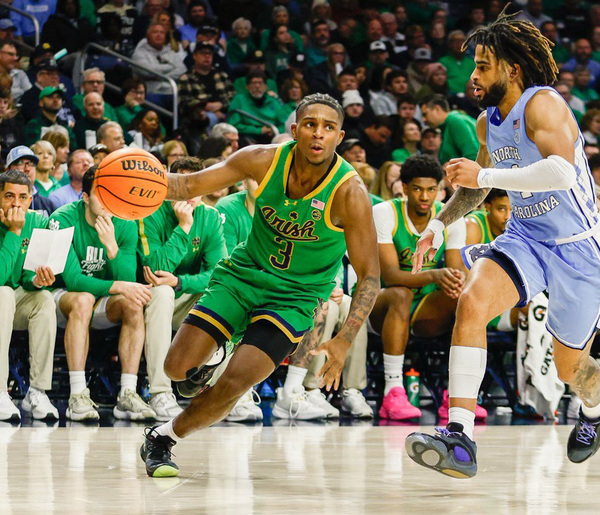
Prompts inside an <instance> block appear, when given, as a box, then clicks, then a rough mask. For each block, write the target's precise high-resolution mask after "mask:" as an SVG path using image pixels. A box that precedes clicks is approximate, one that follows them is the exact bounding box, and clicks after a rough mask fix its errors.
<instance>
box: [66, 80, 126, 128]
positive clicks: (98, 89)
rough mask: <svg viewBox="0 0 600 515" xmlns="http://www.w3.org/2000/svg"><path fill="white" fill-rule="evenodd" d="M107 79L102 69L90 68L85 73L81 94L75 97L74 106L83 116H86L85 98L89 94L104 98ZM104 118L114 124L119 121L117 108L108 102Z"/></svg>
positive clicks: (105, 105)
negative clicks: (96, 94)
mask: <svg viewBox="0 0 600 515" xmlns="http://www.w3.org/2000/svg"><path fill="white" fill-rule="evenodd" d="M105 84H106V77H105V75H104V72H103V71H102V70H101V69H100V68H89V69H87V70H85V71H84V72H83V81H82V83H81V93H78V94H77V95H74V96H73V105H74V106H75V107H76V108H77V109H79V112H80V113H81V115H82V116H85V109H84V106H83V98H84V97H85V96H86V95H87V94H88V93H98V94H99V95H100V96H101V97H104V85H105ZM104 116H105V117H106V118H108V119H109V120H111V121H113V122H117V121H119V119H118V117H117V113H116V112H115V108H114V107H113V106H111V105H110V104H109V103H108V102H107V101H106V100H105V101H104Z"/></svg>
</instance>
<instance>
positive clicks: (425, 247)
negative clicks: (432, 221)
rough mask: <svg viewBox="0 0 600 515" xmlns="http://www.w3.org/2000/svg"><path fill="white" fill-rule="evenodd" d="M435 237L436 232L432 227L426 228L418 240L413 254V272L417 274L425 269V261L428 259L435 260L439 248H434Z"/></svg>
mask: <svg viewBox="0 0 600 515" xmlns="http://www.w3.org/2000/svg"><path fill="white" fill-rule="evenodd" d="M433 237H434V233H433V231H432V230H431V229H425V231H424V232H423V234H422V235H421V237H420V238H419V241H418V242H417V248H416V250H415V253H414V254H413V258H412V260H413V268H412V273H413V274H416V273H417V272H420V271H421V270H422V269H423V263H424V262H425V261H426V260H427V261H433V258H435V253H436V252H437V250H438V249H434V248H433Z"/></svg>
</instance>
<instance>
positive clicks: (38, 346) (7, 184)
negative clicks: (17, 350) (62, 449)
mask: <svg viewBox="0 0 600 515" xmlns="http://www.w3.org/2000/svg"><path fill="white" fill-rule="evenodd" d="M32 187H33V186H32V184H31V181H30V180H29V178H28V177H27V175H25V174H24V173H23V172H21V171H18V170H9V171H7V172H4V173H2V174H0V307H1V309H0V420H11V419H12V420H20V418H21V414H20V412H19V410H18V408H17V407H16V406H15V405H14V404H13V402H12V401H11V398H10V396H9V395H8V393H7V382H8V359H9V358H8V356H9V355H8V349H9V346H10V339H11V336H12V331H13V328H14V329H17V330H21V331H22V330H25V329H28V330H29V356H30V364H31V366H30V369H29V384H30V386H29V390H28V391H27V395H26V396H25V399H23V403H22V407H23V409H24V410H25V411H27V412H29V413H31V414H32V415H33V418H35V419H54V420H58V411H57V410H56V408H55V407H54V406H53V405H52V404H51V403H50V400H49V399H48V396H47V395H46V390H50V389H51V388H52V368H53V364H54V340H55V338H56V312H55V307H54V302H53V301H52V295H51V294H50V292H49V291H46V290H44V289H43V288H44V287H46V286H50V285H51V284H52V283H53V282H54V274H53V273H52V270H51V269H50V268H48V267H41V268H39V269H38V270H37V271H36V272H35V273H34V272H31V271H29V270H24V269H23V263H24V262H25V257H26V254H27V249H28V245H29V240H30V238H31V234H32V232H33V229H36V228H39V229H45V228H46V226H47V224H48V221H47V219H46V218H45V217H44V216H42V215H40V214H39V213H36V212H35V211H32V210H30V209H29V207H30V205H31V198H32V197H31V193H32Z"/></svg>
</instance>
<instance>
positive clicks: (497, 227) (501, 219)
mask: <svg viewBox="0 0 600 515" xmlns="http://www.w3.org/2000/svg"><path fill="white" fill-rule="evenodd" d="M485 208H486V209H487V212H488V218H489V221H490V225H491V227H492V231H493V232H494V233H496V234H498V233H502V232H504V230H505V229H506V222H508V219H509V218H510V200H509V198H508V197H496V198H495V199H494V200H492V201H491V202H486V203H485Z"/></svg>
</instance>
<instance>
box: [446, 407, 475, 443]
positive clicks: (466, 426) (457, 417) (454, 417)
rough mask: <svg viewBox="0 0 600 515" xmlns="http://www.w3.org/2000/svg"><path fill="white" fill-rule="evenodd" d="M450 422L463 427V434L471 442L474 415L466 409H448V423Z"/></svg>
mask: <svg viewBox="0 0 600 515" xmlns="http://www.w3.org/2000/svg"><path fill="white" fill-rule="evenodd" d="M450 422H457V423H458V424H461V425H462V426H463V433H465V434H466V435H467V436H468V437H469V438H470V439H471V440H473V430H474V428H475V413H473V412H472V411H471V410H468V409H466V408H450V409H449V410H448V423H450Z"/></svg>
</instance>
